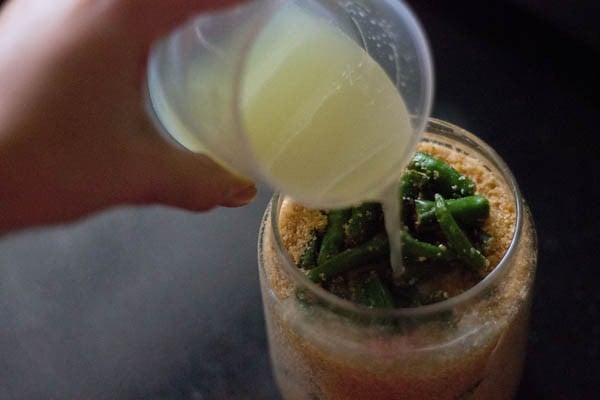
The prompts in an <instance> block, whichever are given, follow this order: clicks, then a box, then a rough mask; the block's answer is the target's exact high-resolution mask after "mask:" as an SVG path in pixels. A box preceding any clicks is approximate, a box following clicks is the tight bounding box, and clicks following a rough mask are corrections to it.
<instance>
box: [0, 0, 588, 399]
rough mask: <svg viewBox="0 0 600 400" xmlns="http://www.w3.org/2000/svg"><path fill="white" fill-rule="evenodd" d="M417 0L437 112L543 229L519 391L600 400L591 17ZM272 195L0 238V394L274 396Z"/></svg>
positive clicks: (127, 213) (118, 214) (113, 214)
mask: <svg viewBox="0 0 600 400" xmlns="http://www.w3.org/2000/svg"><path fill="white" fill-rule="evenodd" d="M412 3H415V4H414V7H415V11H416V12H417V14H418V15H419V17H420V18H421V20H422V22H423V24H424V26H425V28H426V30H427V32H428V34H429V37H430V41H431V45H432V50H433V55H434V58H435V64H436V81H437V82H436V98H435V107H434V111H433V116H435V117H437V118H441V119H444V120H448V121H450V122H453V123H455V124H457V125H460V126H462V127H464V128H466V129H467V130H469V131H471V132H474V133H476V134H477V135H479V136H480V137H482V138H483V139H484V140H485V141H487V142H488V143H489V144H491V145H492V147H494V148H495V149H496V150H497V152H498V153H499V154H500V155H501V156H502V157H503V158H504V159H505V161H506V162H507V163H508V165H509V166H510V167H511V168H512V170H513V172H514V174H515V175H516V177H517V180H518V182H519V184H520V187H521V189H522V192H523V193H524V195H525V197H526V199H527V201H528V203H529V205H530V207H531V209H532V212H533V215H534V219H535V222H536V225H537V230H538V235H539V248H540V254H539V263H538V265H539V266H538V274H537V280H536V284H535V292H534V293H535V294H534V301H533V312H532V321H531V333H530V336H529V346H528V350H527V360H526V366H525V373H524V376H523V381H522V384H521V388H520V391H519V395H518V397H517V398H518V399H595V398H598V393H600V290H599V289H598V288H600V279H599V278H598V276H599V274H598V273H597V269H598V262H597V261H596V260H595V257H596V256H597V254H598V253H599V252H600V250H599V248H598V243H600V242H599V241H598V239H597V237H598V225H599V224H600V211H599V207H598V204H597V203H598V201H597V199H598V198H599V195H600V191H599V189H598V183H597V182H599V180H598V179H597V178H595V175H596V173H597V170H598V166H597V164H598V162H599V161H600V160H599V157H598V151H597V148H598V146H597V144H596V143H597V140H596V136H597V134H598V133H599V131H598V128H597V124H596V121H595V120H596V118H597V116H598V111H599V97H600V96H599V95H598V90H599V89H600V87H599V86H600V85H599V84H598V82H600V80H599V79H598V71H600V68H599V67H600V64H599V63H598V61H596V60H594V58H595V57H596V58H597V56H598V53H599V52H600V51H599V49H598V47H596V46H595V44H597V43H598V42H597V39H598V37H599V36H598V28H596V29H597V30H596V31H595V32H594V31H589V30H586V31H585V32H584V33H585V34H584V35H581V29H578V30H576V31H572V30H569V29H563V28H564V26H563V25H555V24H554V23H553V21H556V19H553V18H548V19H546V16H547V15H548V14H543V13H542V14H537V13H535V12H534V11H535V7H528V6H527V5H526V4H524V3H536V2H533V1H529V2H526V1H521V2H518V1H515V2H514V3H509V2H476V1H456V2H435V4H434V2H433V1H421V2H418V4H416V3H417V2H416V1H415V2H412ZM440 3H442V4H440ZM446 3H447V4H446ZM450 3H451V4H450ZM490 3H491V4H490ZM586 4H587V5H588V6H589V5H591V2H586ZM592 8H593V7H590V8H589V9H590V10H592ZM563 9H565V10H568V7H564V8H563ZM555 15H556V14H555ZM598 16H600V13H596V14H595V15H593V14H590V15H589V18H594V17H598ZM578 18H586V15H582V14H581V13H579V14H578ZM563 19H564V18H563ZM582 21H583V20H582ZM586 21H587V19H586ZM580 25H581V26H593V25H591V24H590V25H585V24H580ZM268 197H269V192H268V190H266V189H263V190H262V191H261V193H260V195H259V198H258V199H257V201H256V202H255V203H254V204H252V205H250V206H248V207H246V208H243V209H236V210H216V211H214V212H211V213H208V214H201V215H195V214H191V213H186V212H182V211H176V210H171V209H166V208H160V207H150V208H138V209H131V208H126V209H118V210H112V211H110V212H106V213H103V214H100V215H97V216H94V217H92V218H89V219H87V220H85V221H82V222H80V223H77V224H74V225H70V226H63V227H56V228H52V229H44V230H37V231H29V232H22V233H20V234H15V235H12V236H8V237H4V238H2V239H1V240H0V321H1V322H0V324H1V325H0V327H1V328H0V399H63V398H90V399H91V398H99V399H120V398H123V399H134V398H135V399H139V398H143V399H194V400H196V399H197V400H200V399H201V400H204V399H278V398H279V396H278V394H277V389H276V387H275V384H274V381H273V379H272V377H271V371H270V367H269V361H268V353H267V344H266V337H265V329H264V320H263V315H262V305H261V300H260V293H259V285H258V274H257V268H256V237H257V230H258V225H259V221H260V217H261V215H262V211H263V210H264V208H265V206H266V203H267V201H268Z"/></svg>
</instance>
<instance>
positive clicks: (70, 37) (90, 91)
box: [0, 0, 256, 232]
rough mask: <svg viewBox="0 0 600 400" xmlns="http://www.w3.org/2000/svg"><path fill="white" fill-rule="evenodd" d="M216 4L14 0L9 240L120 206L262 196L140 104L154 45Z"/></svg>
mask: <svg viewBox="0 0 600 400" xmlns="http://www.w3.org/2000/svg"><path fill="white" fill-rule="evenodd" d="M231 2H232V0H229V1H219V0H54V1H40V0H12V1H10V2H8V3H7V4H6V5H5V6H4V7H3V8H2V11H1V14H0V232H1V231H3V230H10V229H16V228H22V227H26V226H32V225H37V224H47V223H55V222H63V221H69V220H73V219H76V218H79V217H81V216H84V215H86V214H88V213H91V212H93V211H97V210H100V209H104V208H106V207H109V206H113V205H117V204H148V203H162V204H167V205H172V206H176V207H181V208H185V209H189V210H198V211H202V210H208V209H210V208H212V207H214V206H217V205H224V206H239V205H243V204H245V203H247V202H249V201H250V200H251V199H252V198H253V197H254V195H255V193H256V189H255V187H254V185H253V184H252V183H251V182H248V181H246V180H243V179H241V178H237V177H235V176H232V175H231V174H229V173H228V172H227V171H225V170H224V169H222V168H221V167H219V166H218V165H217V164H215V163H214V162H212V161H211V160H210V159H208V158H206V157H204V156H201V155H197V154H192V153H191V152H186V151H184V150H180V149H177V148H174V147H173V146H171V145H170V144H167V143H166V141H165V140H164V139H163V138H162V137H160V136H159V134H158V133H157V132H156V131H155V129H154V128H153V126H152V124H151V122H150V121H149V119H148V117H147V116H146V114H145V111H144V108H143V95H142V89H143V82H144V79H145V65H146V58H147V55H148V52H149V47H150V45H151V44H152V42H153V41H154V40H155V39H156V38H157V37H159V36H160V35H163V34H166V33H167V32H168V31H169V30H170V29H172V28H173V27H175V26H176V25H178V24H180V23H182V22H183V21H184V20H185V19H186V18H189V17H191V16H193V15H194V14H195V13H198V12H201V11H203V10H206V9H208V8H215V7H220V6H225V5H227V3H231Z"/></svg>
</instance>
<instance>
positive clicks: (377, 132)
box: [242, 6, 413, 280]
mask: <svg viewBox="0 0 600 400" xmlns="http://www.w3.org/2000/svg"><path fill="white" fill-rule="evenodd" d="M242 93H243V102H242V108H243V115H244V122H245V126H246V132H247V137H248V138H249V143H250V146H251V148H252V149H253V151H254V154H255V157H256V158H257V159H258V161H259V164H260V165H261V166H262V167H263V173H264V174H265V175H266V176H267V178H268V180H271V181H272V182H273V183H274V186H276V187H277V188H278V189H280V190H281V191H283V192H284V193H286V194H288V195H290V196H291V197H292V198H295V199H296V200H299V201H300V202H301V203H303V204H305V205H308V206H317V207H319V206H321V207H322V206H323V205H326V206H327V205H329V202H330V201H331V200H332V199H333V200H335V201H337V200H338V199H347V200H348V199H349V200H352V201H353V202H354V203H356V200H357V199H359V198H360V197H359V196H363V197H362V198H360V199H361V200H366V199H365V198H364V196H365V193H377V192H381V188H382V186H383V187H386V189H385V191H383V193H382V194H381V195H378V196H376V197H377V198H376V199H375V200H376V201H379V202H380V203H382V205H383V210H384V216H385V227H386V231H387V233H388V237H389V243H390V253H391V260H390V261H391V264H392V269H393V275H394V278H395V280H398V279H399V278H400V277H401V275H402V273H403V270H404V267H403V266H402V251H401V236H402V234H401V221H400V206H401V201H400V199H399V197H398V190H397V187H398V181H399V178H398V174H397V173H396V176H392V174H393V173H394V172H397V171H398V162H399V159H400V158H402V157H403V156H404V155H405V154H406V153H407V149H408V146H410V145H411V139H412V134H413V131H412V126H411V124H410V117H409V114H408V111H407V108H406V105H405V103H404V100H403V99H402V97H401V95H400V94H399V93H398V90H397V88H396V86H395V85H394V84H393V82H392V81H391V80H390V78H389V77H388V76H387V74H386V73H385V71H384V70H383V69H382V68H381V66H379V64H377V63H376V62H375V61H374V60H373V59H372V58H371V57H370V56H369V55H368V54H367V52H366V51H365V50H364V49H363V48H362V47H360V46H359V45H357V44H356V42H354V41H353V40H352V39H351V38H349V37H348V36H347V35H345V34H344V33H343V32H342V31H341V30H340V29H339V28H337V27H335V26H333V25H330V24H328V23H327V22H326V21H325V20H322V19H320V18H315V17H314V16H310V15H308V14H307V13H306V12H304V11H303V10H301V9H299V8H297V7H295V6H288V8H286V9H284V10H282V11H280V12H279V14H278V15H277V16H276V17H275V18H274V19H273V20H272V21H271V23H270V24H269V25H268V26H267V27H266V28H265V29H264V30H263V32H262V33H261V35H260V36H259V38H258V40H257V42H256V43H255V44H254V48H253V49H252V51H251V53H250V58H249V60H248V62H247V64H246V76H245V79H244V84H243V91H242ZM390 180H393V182H390Z"/></svg>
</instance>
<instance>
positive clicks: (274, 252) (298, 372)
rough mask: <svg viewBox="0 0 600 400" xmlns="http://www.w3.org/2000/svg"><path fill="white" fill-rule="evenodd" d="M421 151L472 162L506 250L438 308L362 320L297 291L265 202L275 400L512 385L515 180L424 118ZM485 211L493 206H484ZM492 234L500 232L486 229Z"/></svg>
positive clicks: (527, 279)
mask: <svg viewBox="0 0 600 400" xmlns="http://www.w3.org/2000/svg"><path fill="white" fill-rule="evenodd" d="M422 144H423V145H426V146H427V145H435V146H438V147H442V148H445V149H447V151H449V152H451V153H452V154H454V155H456V156H458V157H467V158H470V159H475V160H477V161H478V162H479V163H480V164H481V165H482V166H483V171H484V173H485V174H486V176H487V177H489V178H491V180H490V181H489V182H488V181H486V185H491V186H490V187H491V189H490V188H487V189H490V190H504V191H505V193H506V194H507V196H506V198H505V199H504V202H505V204H503V205H502V206H503V207H505V208H506V209H508V210H509V211H510V213H512V216H511V221H510V222H507V224H509V225H510V226H512V227H513V229H510V231H509V232H508V236H507V249H506V251H505V252H504V253H503V255H502V256H501V257H500V259H499V260H497V265H496V267H495V268H494V269H493V270H492V271H491V272H490V273H489V274H488V275H487V276H486V277H485V278H484V279H483V280H481V281H480V282H479V283H477V284H476V285H475V286H473V287H471V288H470V289H468V290H466V291H465V292H463V293H461V294H459V295H457V296H454V297H451V298H449V299H447V300H444V301H442V302H439V303H435V304H431V305H426V306H420V307H413V308H396V309H373V308H368V307H365V306H362V305H358V304H355V303H352V302H350V301H347V300H344V299H342V298H339V297H337V296H335V295H333V294H331V293H329V292H327V291H326V290H324V289H323V288H321V287H320V286H319V285H317V284H315V283H313V282H311V281H309V280H308V279H307V278H306V276H305V275H304V273H303V272H302V271H301V270H300V269H298V268H297V267H296V266H295V265H294V263H293V261H292V259H291V257H290V255H289V254H288V252H287V250H286V248H285V246H284V244H283V240H282V237H281V235H280V230H279V226H280V225H279V224H280V220H279V219H280V214H281V210H282V207H284V204H285V202H286V199H285V198H284V197H283V196H281V195H278V194H276V195H275V196H274V197H273V199H272V201H271V203H270V205H269V206H268V208H267V210H266V212H265V216H264V219H263V221H262V225H261V228H260V235H259V244H258V264H259V274H260V282H261V290H262V298H263V305H264V312H265V319H266V324H267V331H268V339H269V348H270V354H271V360H272V366H273V371H274V375H275V379H276V381H277V384H278V386H279V388H280V391H281V393H282V395H283V397H284V398H285V399H290V400H301V399H354V400H356V399H370V400H377V399H385V400H393V399H419V400H424V399H486V400H489V399H510V398H512V397H513V396H514V394H515V392H516V389H517V387H518V383H519V380H520V376H521V371H522V367H523V361H524V356H525V347H526V342H527V332H528V319H529V310H530V303H531V289H532V284H533V280H534V275H535V269H536V262H537V242H536V231H535V227H534V224H533V221H532V218H531V214H530V212H529V210H528V208H527V205H526V204H525V201H524V200H523V198H522V196H521V194H520V192H519V189H518V187H517V184H516V182H515V179H514V177H513V175H512V173H511V172H510V170H509V169H508V167H507V166H506V164H505V163H504V162H503V161H502V159H501V158H500V157H499V156H498V155H497V154H496V153H495V152H494V150H493V149H491V148H490V147H489V146H488V145H487V144H485V143H484V142H483V141H481V140H480V139H478V138H477V137H476V136H474V135H473V134H471V133H469V132H467V131H465V130H464V129H461V128H459V127H457V126H454V125H451V124H449V123H447V122H444V121H439V120H435V119H431V120H430V121H429V124H428V129H427V130H426V134H425V136H424V138H423V140H422ZM491 206H492V207H494V206H495V205H494V203H493V202H492V205H491ZM498 223H502V221H501V220H500V221H498Z"/></svg>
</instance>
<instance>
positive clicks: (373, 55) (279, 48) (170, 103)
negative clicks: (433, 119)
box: [148, 0, 433, 208]
mask: <svg viewBox="0 0 600 400" xmlns="http://www.w3.org/2000/svg"><path fill="white" fill-rule="evenodd" d="M286 68H288V70H287V71H286ZM286 74H287V75H286ZM382 77H385V79H382ZM432 80H433V78H432V65H431V57H430V54H429V49H428V46H427V42H426V39H425V36H424V34H423V31H422V29H421V28H420V25H419V23H418V22H417V20H416V18H415V16H414V15H413V14H412V12H411V11H410V10H409V9H408V7H407V6H406V5H405V4H403V3H402V2H400V1H398V0H362V1H361V0H297V1H293V0H289V1H285V0H264V1H252V2H249V3H246V4H243V5H241V6H237V7H235V8H231V9H227V10H224V11H219V12H213V13H208V14H202V15H200V16H198V17H196V18H194V19H192V20H190V21H189V22H188V23H187V24H185V25H183V26H181V27H180V28H179V29H177V30H176V31H174V32H173V33H172V34H171V35H169V36H168V37H166V38H164V39H163V40H161V41H159V42H158V43H157V45H156V46H155V48H154V49H153V50H152V53H151V55H150V61H149V69H148V92H149V100H150V105H151V111H152V114H153V115H154V117H156V118H155V121H157V122H158V123H159V125H160V126H161V127H162V128H163V130H164V131H165V132H166V134H167V135H168V136H170V137H171V138H173V139H175V141H176V142H178V143H179V144H181V145H182V146H184V147H186V148H188V149H190V150H192V151H196V152H204V153H207V154H208V155H210V156H211V157H212V158H214V159H215V160H216V161H218V162H220V163H221V164H223V165H224V166H225V167H227V168H228V169H230V170H232V171H233V172H235V173H237V174H239V175H242V176H246V177H249V178H251V179H255V180H260V181H263V182H266V183H267V184H269V185H270V186H271V187H272V188H274V189H276V190H278V191H280V192H283V193H285V194H287V195H288V196H290V197H292V198H294V199H295V200H297V201H300V202H302V203H304V204H305V205H309V206H314V207H323V208H326V207H342V206H348V205H351V204H354V203H357V202H360V201H364V200H369V199H375V198H377V196H378V195H379V194H380V193H379V192H380V191H381V190H382V189H383V188H385V187H386V186H389V185H390V184H391V183H392V182H394V181H396V180H397V179H398V178H399V176H400V173H401V169H402V167H404V165H405V164H406V163H407V162H408V159H409V157H410V156H411V154H412V152H413V150H414V146H415V145H416V142H417V141H418V139H419V137H420V135H421V133H422V131H423V130H424V128H425V125H426V122H427V118H428V117H429V112H430V107H431V101H432V85H433V82H432ZM384 81H385V82H384ZM390 88H391V89H390ZM392 92H393V93H392ZM249 110H250V111H249ZM402 124H405V125H402ZM329 127H331V129H330V128H329ZM401 127H404V128H406V129H400V128H401Z"/></svg>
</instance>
